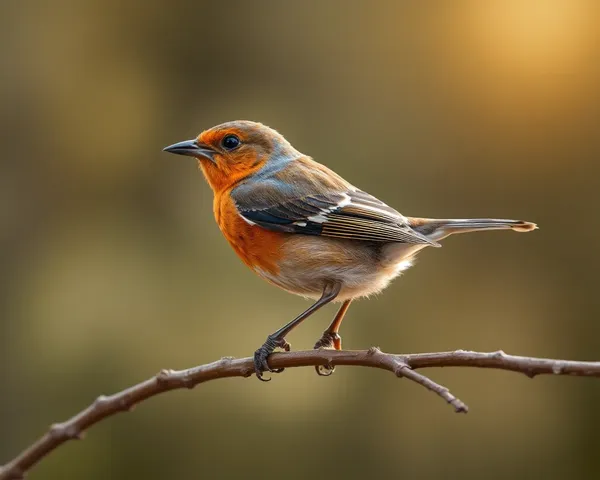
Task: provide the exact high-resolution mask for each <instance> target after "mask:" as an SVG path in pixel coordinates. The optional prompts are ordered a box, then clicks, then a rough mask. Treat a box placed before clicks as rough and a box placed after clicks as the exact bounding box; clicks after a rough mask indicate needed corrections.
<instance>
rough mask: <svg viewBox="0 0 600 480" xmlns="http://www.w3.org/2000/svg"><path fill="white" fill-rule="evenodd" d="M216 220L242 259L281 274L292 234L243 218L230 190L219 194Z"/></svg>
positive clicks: (261, 268) (214, 207)
mask: <svg viewBox="0 0 600 480" xmlns="http://www.w3.org/2000/svg"><path fill="white" fill-rule="evenodd" d="M213 210H214V214H215V220H216V221H217V224H218V225H219V228H220V229H221V232H223V235H224V236H225V238H226V239H227V241H228V242H229V244H230V245H231V246H232V248H233V249H234V251H235V253H237V255H238V256H239V257H240V258H241V259H242V261H243V262H244V263H245V264H246V265H248V266H249V267H250V268H251V269H253V270H254V271H256V272H260V271H263V272H267V273H268V274H270V275H277V274H278V273H279V262H280V260H281V255H282V245H283V244H284V243H285V241H286V237H287V235H288V234H285V233H280V232H273V231H270V230H266V229H264V228H262V227H259V226H257V225H253V224H251V223H250V222H248V221H246V220H244V219H243V217H242V216H241V215H240V214H239V212H238V209H237V207H236V206H235V204H234V202H233V200H232V199H231V197H230V196H229V194H228V192H224V193H222V194H215V200H214V205H213Z"/></svg>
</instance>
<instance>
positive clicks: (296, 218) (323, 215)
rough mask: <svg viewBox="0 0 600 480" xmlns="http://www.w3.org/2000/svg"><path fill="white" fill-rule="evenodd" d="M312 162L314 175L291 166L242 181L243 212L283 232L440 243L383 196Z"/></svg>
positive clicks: (236, 194)
mask: <svg viewBox="0 0 600 480" xmlns="http://www.w3.org/2000/svg"><path fill="white" fill-rule="evenodd" d="M309 167H312V169H311V171H310V174H309V175H307V172H302V170H300V172H298V171H297V168H296V169H294V166H290V167H288V168H287V169H283V170H281V171H278V172H274V173H273V174H270V175H268V176H265V177H264V178H260V176H259V177H258V178H255V179H253V180H252V181H246V182H244V183H242V184H240V185H239V186H238V187H236V188H235V189H234V190H233V191H232V192H231V196H232V198H233V200H234V201H235V204H236V206H237V209H238V211H239V213H240V215H241V216H242V217H243V218H244V219H245V220H246V221H248V222H250V223H253V224H256V225H259V226H261V227H263V228H266V229H269V230H275V231H280V232H290V233H301V234H306V235H321V236H324V237H335V238H343V239H350V240H362V241H369V242H382V243H385V242H402V243H411V244H428V245H431V246H439V244H438V243H436V242H435V241H433V240H430V239H429V238H427V237H426V236H425V235H423V234H421V233H419V232H416V231H415V230H413V229H412V228H411V227H410V225H409V224H408V222H407V220H406V218H405V217H404V216H402V215H401V214H400V213H398V212H397V211H396V210H394V209H393V208H391V207H389V206H388V205H386V204H385V203H383V202H382V201H381V200H378V199H377V198H375V197H373V196H372V195H369V194H368V193H366V192H363V191H361V190H358V189H357V188H355V187H353V186H352V185H350V184H348V183H347V182H345V181H344V180H343V179H342V178H341V177H339V176H338V175H336V174H335V173H333V172H332V171H330V170H329V169H326V167H323V166H322V165H320V164H317V163H316V162H313V164H309ZM290 168H291V171H288V172H286V170H288V169H290ZM304 168H308V167H304ZM290 180H293V181H290Z"/></svg>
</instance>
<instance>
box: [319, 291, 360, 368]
mask: <svg viewBox="0 0 600 480" xmlns="http://www.w3.org/2000/svg"><path fill="white" fill-rule="evenodd" d="M350 303H352V299H350V300H346V301H345V302H344V303H342V306H341V307H340V309H339V310H338V312H337V313H336V315H335V317H334V319H333V321H332V322H331V324H330V325H329V326H328V327H327V329H326V330H325V331H324V332H323V335H322V336H321V338H320V339H319V340H318V341H317V343H315V346H314V348H333V349H334V350H341V349H342V337H340V335H339V334H338V331H339V330H340V325H341V324H342V320H343V319H344V316H345V315H346V312H347V311H348V308H349V307H350ZM315 370H316V371H317V373H318V374H319V375H321V376H322V377H328V376H329V375H331V374H332V373H333V372H334V370H335V367H331V366H326V365H319V366H316V367H315Z"/></svg>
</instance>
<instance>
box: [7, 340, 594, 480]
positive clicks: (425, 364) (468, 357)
mask: <svg viewBox="0 0 600 480" xmlns="http://www.w3.org/2000/svg"><path fill="white" fill-rule="evenodd" d="M269 364H270V365H271V367H272V368H291V367H307V366H320V365H321V366H329V367H331V366H336V365H354V366H363V367H374V368H380V369H383V370H389V371H390V372H393V373H394V374H395V375H396V376H398V377H404V378H407V379H409V380H412V381H414V382H416V383H418V384H419V385H422V386H423V387H425V388H426V389H427V390H430V391H432V392H434V393H436V394H437V395H439V396H440V397H441V398H443V399H444V400H445V401H446V402H447V403H449V404H450V405H452V407H453V408H454V411H456V412H461V413H466V412H467V411H468V407H467V405H466V404H465V403H463V402H462V401H461V400H459V399H458V398H456V397H455V396H454V395H453V394H452V393H450V391H449V390H448V389H447V388H446V387H444V386H442V385H440V384H438V383H436V382H434V381H433V380H431V379H430V378H428V377H426V376H425V375H422V374H420V373H417V372H416V371H415V370H416V369H418V368H430V367H475V368H493V369H498V370H510V371H513V372H520V373H524V374H525V375H527V376H528V377H531V378H533V377H534V376H536V375H541V374H554V375H575V376H581V377H600V362H577V361H570V360H552V359H546V358H533V357H519V356H514V355H507V354H505V353H504V352H503V351H501V350H499V351H497V352H490V353H481V352H469V351H464V350H457V351H454V352H439V353H416V354H408V355H393V354H389V353H383V352H381V351H380V350H379V349H377V348H371V349H369V350H360V351H350V350H341V351H335V350H309V351H299V352H287V353H275V354H273V355H272V356H270V357H269ZM253 372H254V363H253V360H252V358H250V357H248V358H241V359H234V358H233V357H225V358H222V359H221V360H218V361H216V362H213V363H209V364H206V365H200V366H198V367H193V368H190V369H187V370H162V371H161V372H159V373H158V374H157V375H156V376H154V377H152V378H150V379H148V380H146V381H144V382H142V383H138V384H137V385H134V386H132V387H130V388H127V389H125V390H123V391H121V392H118V393H115V394H114V395H110V396H100V397H98V398H97V399H96V400H95V401H94V402H93V403H92V404H91V405H89V406H88V407H87V408H86V409H85V410H82V411H81V412H79V413H78V414H76V415H75V416H73V417H71V418H70V419H69V420H67V421H66V422H63V423H56V424H54V425H52V426H51V427H50V429H49V430H48V432H47V433H46V434H45V435H44V436H42V437H41V438H39V439H38V440H37V441H36V442H35V443H33V444H32V445H31V446H29V447H28V448H27V449H25V450H24V451H23V452H21V453H20V454H19V455H18V456H17V457H16V458H14V459H13V460H11V461H10V462H8V463H7V464H6V465H4V466H3V467H0V480H17V479H22V478H24V476H25V473H26V472H27V471H28V470H29V469H30V468H31V467H33V466H34V465H35V464H37V463H38V462H39V461H40V460H41V459H42V458H44V457H45V456H46V455H48V454H49V453H50V452H52V451H53V450H55V449H56V448H57V447H59V446H60V445H62V444H63V443H65V442H66V441H68V440H73V439H80V438H82V437H83V433H84V432H85V430H87V429H88V428H89V427H91V426H92V425H94V424H96V423H98V422H99V421H101V420H103V419H105V418H107V417H110V416H112V415H114V414H116V413H118V412H124V411H128V410H131V409H132V408H133V407H134V406H135V405H136V404H138V403H140V402H142V401H144V400H146V399H147V398H150V397H153V396H155V395H158V394H159V393H162V392H166V391H169V390H175V389H178V388H193V387H195V386H196V385H198V384H200V383H204V382H208V381H210V380H217V379H219V378H227V377H249V376H250V375H252V373H253Z"/></svg>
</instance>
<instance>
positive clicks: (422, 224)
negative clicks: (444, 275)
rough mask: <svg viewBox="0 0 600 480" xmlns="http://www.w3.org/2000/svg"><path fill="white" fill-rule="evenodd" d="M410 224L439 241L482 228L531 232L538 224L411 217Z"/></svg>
mask: <svg viewBox="0 0 600 480" xmlns="http://www.w3.org/2000/svg"><path fill="white" fill-rule="evenodd" d="M408 220H409V224H410V226H411V227H412V228H413V230H416V231H417V232H419V233H421V234H423V235H425V236H427V237H428V238H430V239H431V240H434V241H437V240H441V239H443V238H446V237H447V236H448V235H452V234H454V233H467V232H478V231H480V230H514V231H515V232H531V231H532V230H535V229H536V228H538V227H537V225H536V224H535V223H531V222H524V221H522V220H504V219H497V218H460V219H436V218H409V219H408Z"/></svg>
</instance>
